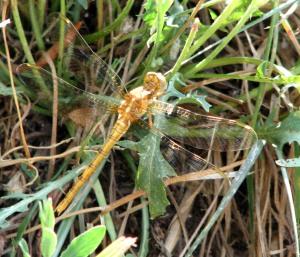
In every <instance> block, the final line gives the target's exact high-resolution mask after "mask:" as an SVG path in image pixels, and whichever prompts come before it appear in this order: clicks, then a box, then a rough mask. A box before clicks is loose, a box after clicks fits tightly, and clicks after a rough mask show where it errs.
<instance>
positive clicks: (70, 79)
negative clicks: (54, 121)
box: [18, 18, 256, 214]
mask: <svg viewBox="0 0 300 257" xmlns="http://www.w3.org/2000/svg"><path fill="white" fill-rule="evenodd" d="M63 20H64V22H65V25H66V28H65V33H70V31H71V32H72V33H71V34H73V35H76V37H75V38H73V37H72V42H68V37H66V38H67V39H66V40H65V42H64V44H65V48H64V51H65V54H64V58H63V60H62V62H61V64H62V68H63V69H62V70H63V72H64V74H62V75H63V76H64V78H65V79H62V78H60V77H54V76H53V75H52V74H51V73H50V72H49V71H47V70H46V69H44V68H41V67H39V66H36V65H30V64H22V65H21V66H19V69H18V70H19V71H20V76H21V78H22V80H23V81H24V83H26V84H27V85H31V86H32V87H33V88H37V89H38V90H40V89H39V88H40V86H41V84H46V85H52V83H53V79H55V80H57V83H58V84H59V91H60V92H59V93H60V96H64V98H63V100H62V101H61V102H60V103H61V105H62V107H61V110H64V109H67V108H68V107H71V109H72V108H75V107H78V106H80V108H83V109H82V110H84V108H86V110H88V109H89V110H92V114H93V115H92V117H94V118H95V119H98V118H100V119H101V118H103V119H104V118H105V117H107V116H106V115H104V114H107V113H109V114H112V113H116V114H117V119H116V122H115V125H114V126H113V128H112V131H111V132H110V135H109V136H108V139H107V140H106V142H105V143H104V144H103V147H102V149H101V150H100V151H99V153H98V154H97V156H96V157H95V159H94V160H93V161H92V162H91V163H90V164H89V165H88V167H87V168H86V169H85V170H84V171H83V173H82V174H81V176H80V177H79V178H78V180H77V181H76V182H75V183H74V184H73V186H72V187H71V189H70V190H69V192H68V193H67V195H66V196H65V198H64V199H63V200H62V201H61V202H60V203H59V204H58V206H57V207H56V211H57V212H58V214H60V213H62V212H63V211H64V210H65V209H66V208H67V207H68V206H69V205H70V203H71V202H72V200H73V198H74V197H75V196H76V194H77V193H78V192H79V190H80V189H81V188H82V187H83V185H84V184H85V183H86V182H87V181H88V180H89V178H90V177H91V175H92V174H93V173H94V172H95V171H96V169H97V167H98V166H99V165H100V164H101V163H102V162H103V161H104V159H105V158H106V157H107V156H108V155H109V153H110V151H111V149H112V148H113V147H114V145H115V144H116V143H117V142H118V141H119V140H120V139H121V138H122V137H123V136H124V134H125V133H126V132H127V131H128V129H129V128H130V127H131V125H132V124H137V125H142V128H143V129H144V128H146V127H148V129H149V130H148V131H149V132H151V133H154V134H155V135H157V136H158V137H159V139H160V140H159V142H160V151H161V153H162V155H163V158H164V159H165V160H166V161H167V162H168V163H169V165H170V167H172V168H173V169H174V170H175V172H182V171H184V172H193V171H199V170H202V169H204V168H206V167H214V168H216V167H215V166H214V165H213V164H211V163H209V162H208V161H207V160H206V159H205V158H202V157H201V156H200V155H199V152H201V149H204V150H208V149H209V150H215V151H238V150H243V149H247V148H249V147H250V146H251V145H252V144H253V142H254V141H255V140H256V133H255V132H254V130H253V129H252V128H251V127H250V126H248V125H244V124H241V123H240V122H238V121H234V120H228V119H224V118H219V117H213V116H207V115H202V114H199V113H195V112H192V111H189V110H187V109H185V108H182V107H180V106H176V105H173V104H171V103H167V102H163V101H159V100H158V98H159V97H161V96H162V95H164V94H165V93H166V90H167V82H166V79H165V77H164V76H163V75H162V74H161V73H157V72H148V73H147V74H146V76H145V78H144V82H143V85H141V86H139V87H136V88H134V89H132V90H130V91H127V90H126V88H125V87H124V86H123V85H124V84H123V83H122V81H121V79H120V78H119V77H118V75H117V74H116V73H115V72H114V71H113V70H112V69H111V68H110V67H109V66H108V65H107V64H106V63H105V62H104V61H103V60H102V59H101V58H100V57H99V56H98V55H97V54H96V53H95V52H94V51H93V50H92V49H91V48H90V47H89V45H88V44H87V43H86V41H85V40H84V39H83V37H82V36H81V34H80V33H79V31H78V30H77V29H76V27H75V26H74V25H73V24H72V23H71V22H70V21H69V20H68V19H66V18H63ZM88 87H89V88H92V89H94V93H91V92H89V91H92V90H91V89H90V90H89V91H87V90H86V89H87V88H88ZM96 91H97V94H96ZM98 91H100V92H101V94H98ZM50 92H51V89H49V92H46V93H45V92H44V93H40V94H39V99H40V100H41V99H44V100H45V103H46V104H47V101H49V98H51V93H50ZM49 93H50V94H49ZM66 93H67V95H66ZM59 99H60V98H59ZM50 101H51V99H50ZM88 115H89V116H90V115H91V113H88V114H87V116H88ZM103 122H104V120H103ZM216 170H218V169H217V168H216ZM174 174H176V173H174Z"/></svg>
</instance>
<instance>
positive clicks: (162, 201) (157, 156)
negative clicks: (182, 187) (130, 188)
mask: <svg viewBox="0 0 300 257" xmlns="http://www.w3.org/2000/svg"><path fill="white" fill-rule="evenodd" d="M159 142H160V138H159V137H158V136H156V135H154V134H148V135H147V136H145V137H144V138H143V139H142V140H141V141H140V142H139V143H138V148H139V153H140V162H139V167H138V172H137V177H136V185H137V187H138V188H140V189H142V190H144V191H145V192H146V193H147V196H148V199H149V207H150V214H151V217H152V218H155V217H157V216H159V215H162V214H164V213H165V209H166V206H167V205H168V204H169V201H168V199H167V196H166V191H165V185H164V183H163V181H162V179H163V178H166V177H169V176H176V173H175V171H174V170H173V168H172V167H171V166H170V164H169V163H168V162H167V161H166V160H165V159H164V158H163V156H162V154H161V152H160V144H159Z"/></svg>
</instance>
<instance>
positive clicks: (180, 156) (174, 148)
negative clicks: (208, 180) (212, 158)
mask: <svg viewBox="0 0 300 257" xmlns="http://www.w3.org/2000/svg"><path fill="white" fill-rule="evenodd" d="M152 131H153V130H152ZM160 151H161V153H162V155H163V157H164V159H165V160H166V161H168V163H169V164H170V165H171V166H172V168H173V169H174V170H175V171H176V173H177V174H183V173H189V172H197V171H201V170H204V169H208V168H212V169H215V170H218V168H217V167H216V166H214V165H213V164H212V163H210V162H209V160H207V159H205V158H203V157H201V156H200V153H199V152H198V153H196V152H194V151H193V150H192V149H187V148H185V147H184V146H183V145H181V144H180V143H178V142H176V141H174V140H172V139H171V138H169V137H168V136H166V135H163V134H162V133H161V141H160ZM202 154H203V153H202ZM205 154H206V153H205Z"/></svg>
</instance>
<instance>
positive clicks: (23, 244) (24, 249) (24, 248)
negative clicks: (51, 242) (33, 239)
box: [18, 238, 31, 257]
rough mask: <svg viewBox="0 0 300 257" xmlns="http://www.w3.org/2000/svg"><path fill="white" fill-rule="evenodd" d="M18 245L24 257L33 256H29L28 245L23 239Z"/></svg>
mask: <svg viewBox="0 0 300 257" xmlns="http://www.w3.org/2000/svg"><path fill="white" fill-rule="evenodd" d="M18 245H19V247H20V248H21V251H22V253H23V256H24V257H31V255H30V254H29V249H28V245H27V243H26V241H25V240H24V239H23V238H22V239H21V240H20V242H19V244H18Z"/></svg>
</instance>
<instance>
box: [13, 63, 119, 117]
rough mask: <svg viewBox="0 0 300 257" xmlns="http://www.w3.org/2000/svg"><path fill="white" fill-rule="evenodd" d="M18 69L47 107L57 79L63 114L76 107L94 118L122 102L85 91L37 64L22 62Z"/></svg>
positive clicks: (22, 77)
mask: <svg viewBox="0 0 300 257" xmlns="http://www.w3.org/2000/svg"><path fill="white" fill-rule="evenodd" d="M17 70H18V71H19V72H18V76H19V78H20V79H21V80H22V81H23V83H24V84H25V85H26V88H30V91H31V92H38V93H37V95H38V99H39V100H40V103H41V104H42V105H44V106H45V107H47V108H49V104H51V102H52V94H53V93H52V92H53V85H54V83H55V81H57V86H58V100H59V109H60V111H61V112H62V113H63V114H66V113H69V112H71V111H74V110H75V109H76V110H82V112H84V113H85V115H86V116H89V117H90V118H91V120H92V119H96V118H97V117H99V115H100V116H101V115H103V114H104V113H106V112H108V111H109V112H115V111H116V110H117V108H118V105H119V103H120V102H119V100H118V99H116V98H114V97H111V96H103V95H96V94H92V93H90V92H88V91H85V90H83V89H81V88H80V87H78V86H74V85H73V84H71V83H69V82H67V81H65V80H64V79H62V78H59V77H56V76H54V75H53V74H51V73H50V72H49V71H47V70H45V69H43V68H41V67H38V66H36V65H30V64H27V63H25V64H21V65H20V66H18V69H17ZM41 88H42V90H41ZM73 114H74V113H73ZM85 118H88V117H85Z"/></svg>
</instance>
